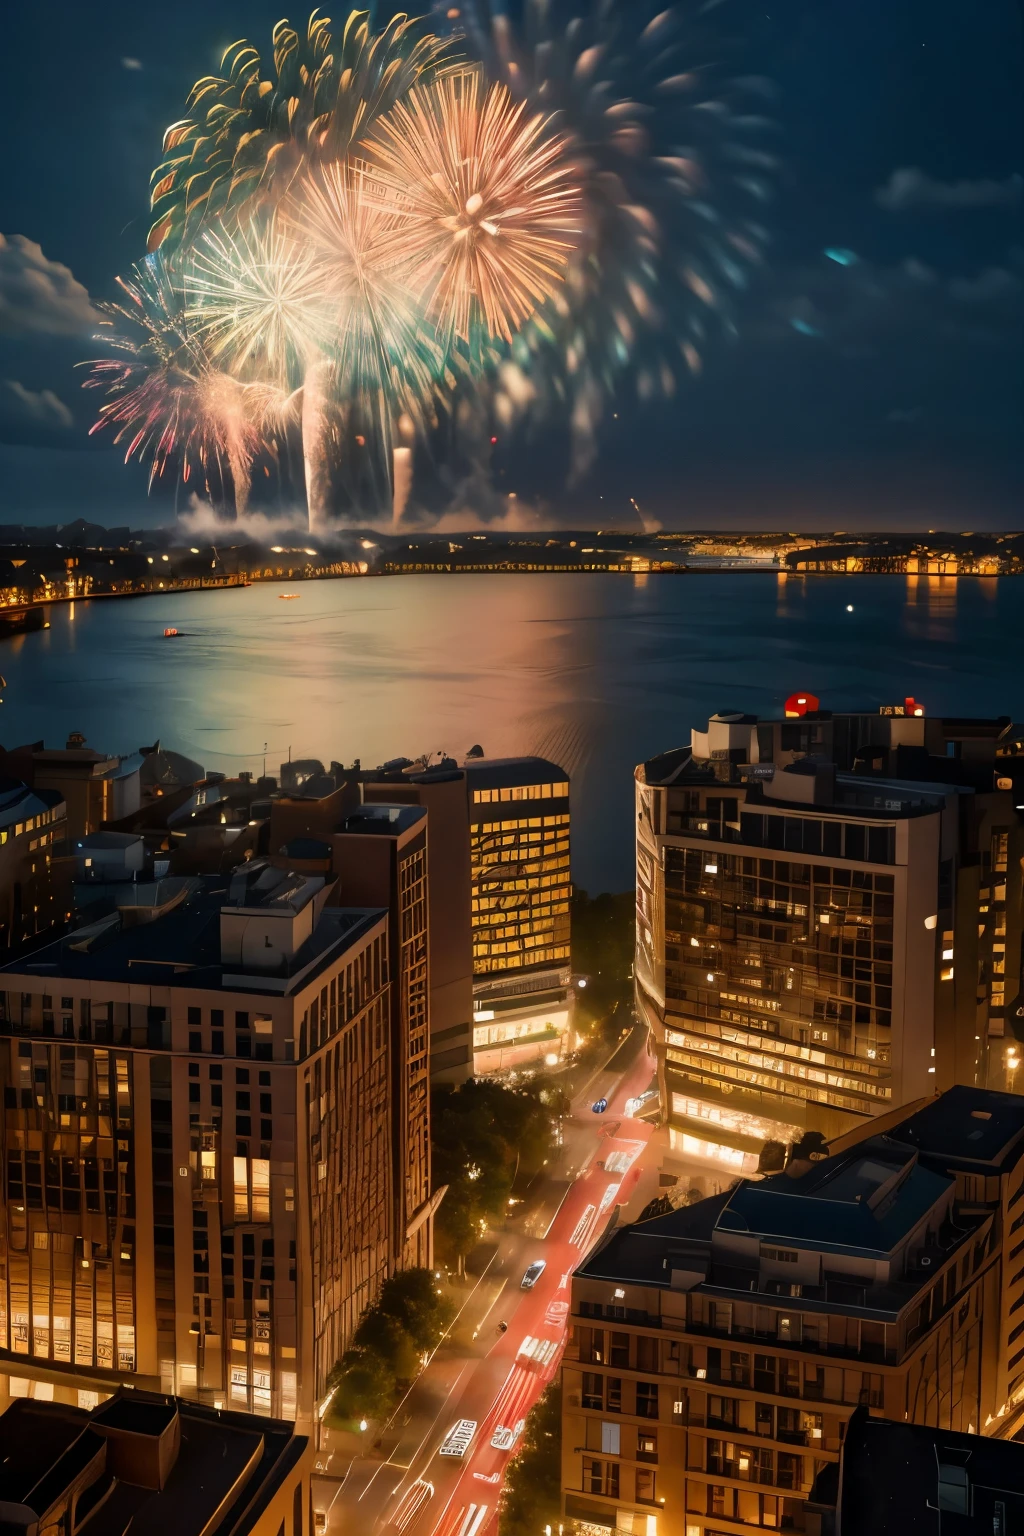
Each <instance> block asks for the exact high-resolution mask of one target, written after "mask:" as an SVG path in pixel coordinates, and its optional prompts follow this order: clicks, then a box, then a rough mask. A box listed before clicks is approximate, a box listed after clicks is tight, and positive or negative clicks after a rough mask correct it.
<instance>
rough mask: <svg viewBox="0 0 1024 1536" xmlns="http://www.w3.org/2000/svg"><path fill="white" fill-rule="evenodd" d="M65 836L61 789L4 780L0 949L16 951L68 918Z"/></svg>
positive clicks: (0, 826) (0, 803) (0, 819)
mask: <svg viewBox="0 0 1024 1536" xmlns="http://www.w3.org/2000/svg"><path fill="white" fill-rule="evenodd" d="M66 838H67V810H66V807H65V804H64V801H63V800H62V798H61V796H60V794H59V793H58V792H57V791H56V790H53V789H39V790H34V789H30V788H29V787H28V785H27V784H22V783H21V782H20V781H18V780H17V779H2V780H0V951H5V952H8V953H9V952H10V951H11V950H16V949H18V948H20V947H21V946H22V945H25V944H27V943H30V942H31V941H32V940H33V939H36V938H38V937H39V935H41V934H44V933H46V932H47V931H48V930H49V929H51V928H55V927H57V926H59V925H60V924H61V923H63V922H65V921H66V920H67V916H68V912H69V909H70V885H71V882H70V872H69V871H66V870H65V868H64V863H65V862H66V861H65V860H64V859H63V857H62V855H63V851H64V844H65V841H66ZM65 876H66V878H65Z"/></svg>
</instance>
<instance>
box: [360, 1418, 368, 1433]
mask: <svg viewBox="0 0 1024 1536" xmlns="http://www.w3.org/2000/svg"><path fill="white" fill-rule="evenodd" d="M365 1428H366V1420H365V1419H360V1420H359V1429H360V1432H362V1431H363V1430H365Z"/></svg>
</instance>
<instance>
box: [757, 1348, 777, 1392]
mask: <svg viewBox="0 0 1024 1536" xmlns="http://www.w3.org/2000/svg"><path fill="white" fill-rule="evenodd" d="M754 1391H755V1392H774V1391H775V1356H774V1355H755V1356H754Z"/></svg>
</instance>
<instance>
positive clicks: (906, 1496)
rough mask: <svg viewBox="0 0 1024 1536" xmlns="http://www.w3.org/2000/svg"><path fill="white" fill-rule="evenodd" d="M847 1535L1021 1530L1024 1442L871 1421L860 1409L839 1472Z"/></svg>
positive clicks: (961, 1535) (937, 1535) (939, 1535)
mask: <svg viewBox="0 0 1024 1536" xmlns="http://www.w3.org/2000/svg"><path fill="white" fill-rule="evenodd" d="M838 1516H839V1528H840V1529H841V1530H842V1532H843V1536H982V1533H983V1532H985V1533H988V1536H993V1533H995V1532H1000V1533H1004V1536H1011V1533H1012V1532H1015V1531H1021V1530H1024V1446H1022V1445H1019V1444H1018V1443H1017V1442H1016V1441H1013V1440H995V1439H992V1438H991V1437H990V1436H988V1435H969V1434H968V1435H965V1434H959V1433H957V1432H956V1431H955V1430H949V1429H930V1428H927V1427H926V1426H924V1425H920V1424H901V1423H893V1422H891V1421H888V1420H886V1419H874V1418H870V1417H869V1416H868V1413H867V1410H866V1409H863V1408H859V1409H857V1411H856V1412H855V1413H854V1414H853V1416H852V1418H851V1419H850V1422H849V1424H848V1425H847V1427H846V1437H845V1439H844V1442H843V1452H842V1460H841V1463H840V1472H839V1505H838Z"/></svg>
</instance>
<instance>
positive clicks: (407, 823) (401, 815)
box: [345, 801, 427, 837]
mask: <svg viewBox="0 0 1024 1536" xmlns="http://www.w3.org/2000/svg"><path fill="white" fill-rule="evenodd" d="M426 815H427V812H426V810H425V809H424V807H423V806H422V805H383V804H380V805H377V804H375V803H373V802H372V801H367V803H366V804H365V805H361V806H360V807H359V809H358V810H356V811H353V812H352V815H351V816H346V817H345V831H346V832H358V833H361V834H367V833H368V834H369V835H370V836H383V837H397V836H399V834H401V833H402V832H408V831H409V829H410V828H411V827H415V826H418V825H419V824H420V823H421V822H424V821H425V820H426Z"/></svg>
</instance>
